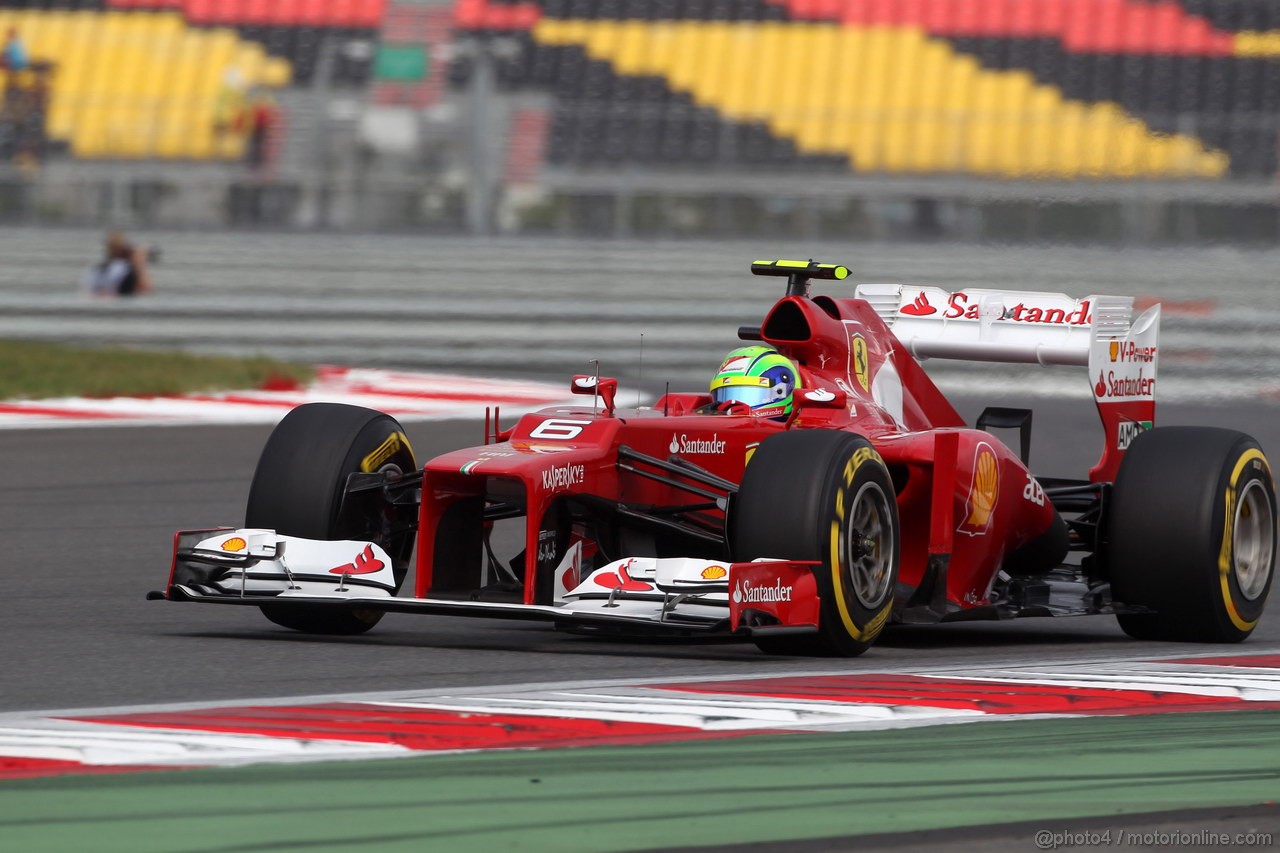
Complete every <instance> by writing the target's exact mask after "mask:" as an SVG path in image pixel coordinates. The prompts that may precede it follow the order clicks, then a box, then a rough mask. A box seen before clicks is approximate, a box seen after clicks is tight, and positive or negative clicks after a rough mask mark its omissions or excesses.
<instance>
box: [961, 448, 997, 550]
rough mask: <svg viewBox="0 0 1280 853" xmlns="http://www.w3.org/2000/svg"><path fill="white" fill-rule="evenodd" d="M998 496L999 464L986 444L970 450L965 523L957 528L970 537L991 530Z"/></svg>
mask: <svg viewBox="0 0 1280 853" xmlns="http://www.w3.org/2000/svg"><path fill="white" fill-rule="evenodd" d="M999 497H1000V463H999V462H998V461H997V460H996V452H995V451H994V450H993V449H992V448H991V445H989V444H987V443H986V442H985V441H980V442H978V445H977V446H976V447H975V448H974V449H973V480H972V481H971V482H970V483H969V496H968V498H967V499H966V500H965V502H964V522H963V523H962V524H961V525H960V526H959V527H958V528H956V529H957V531H959V532H960V533H965V534H968V535H969V536H981V535H982V534H984V533H986V532H987V531H988V530H990V529H991V517H992V515H994V514H995V509H996V501H997V500H998V499H999Z"/></svg>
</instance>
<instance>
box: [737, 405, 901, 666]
mask: <svg viewBox="0 0 1280 853" xmlns="http://www.w3.org/2000/svg"><path fill="white" fill-rule="evenodd" d="M898 535H899V533H898V504H897V501H896V499H895V497H894V489H893V482H892V480H891V479H890V477H889V472H888V470H887V469H886V468H885V465H884V460H882V459H881V458H880V454H878V453H876V451H875V449H874V448H873V447H872V446H871V443H870V442H868V441H867V440H866V439H865V438H862V437H861V436H856V435H850V434H849V433H844V432H831V431H822V430H805V431H796V432H784V433H778V434H777V435H774V436H771V437H770V438H768V439H765V441H763V442H761V444H760V447H759V449H757V450H756V452H755V455H754V456H753V457H752V458H751V464H749V465H748V466H747V469H746V472H745V473H744V474H743V477H742V484H741V486H740V488H739V490H738V494H737V496H736V497H735V499H734V503H733V520H732V524H731V529H730V543H731V550H732V553H733V555H734V559H735V560H739V561H745V560H753V559H756V558H758V557H775V558H778V559H786V560H814V561H819V562H821V563H822V566H821V567H820V568H818V569H817V571H816V572H815V577H816V579H817V582H818V595H819V597H820V598H821V601H822V604H821V611H820V616H819V622H820V625H819V632H818V633H817V634H809V635H800V636H782V637H763V636H762V637H758V638H757V639H756V645H757V646H759V647H760V649H761V650H762V651H764V652H766V653H768V654H796V655H824V656H841V657H852V656H854V655H860V654H862V653H863V652H865V651H866V650H867V649H868V648H870V647H871V644H872V643H873V642H875V639H876V637H877V636H879V634H880V631H881V630H882V629H883V628H884V625H885V623H886V622H887V621H888V619H889V613H890V611H891V609H892V607H893V593H894V587H895V586H896V585H897V582H898Z"/></svg>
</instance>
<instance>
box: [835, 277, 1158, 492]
mask: <svg viewBox="0 0 1280 853" xmlns="http://www.w3.org/2000/svg"><path fill="white" fill-rule="evenodd" d="M856 296H857V297H858V298H859V299H865V300H866V301H867V303H868V304H870V306H871V307H872V308H873V309H874V310H875V312H876V313H877V314H878V315H879V316H880V318H881V319H882V320H884V322H885V324H886V325H888V326H889V328H890V329H891V330H892V331H893V333H894V336H895V337H896V338H897V339H898V341H899V342H900V343H901V344H902V346H903V348H904V349H906V350H907V351H908V352H910V353H911V354H912V355H913V356H915V357H916V358H917V359H921V360H923V359H928V358H947V359H962V360H966V361H989V362H1000V363H1006V364H1042V365H1068V366H1079V367H1088V368H1089V382H1090V384H1091V386H1092V388H1093V398H1094V402H1095V403H1096V404H1097V406H1098V414H1099V416H1100V417H1101V418H1102V425H1103V428H1104V430H1105V438H1104V441H1105V442H1106V444H1105V446H1104V447H1103V452H1102V458H1101V459H1100V460H1099V461H1098V464H1097V465H1096V466H1094V468H1093V469H1092V470H1091V471H1090V472H1089V476H1090V479H1092V480H1094V481H1095V482H1097V481H1103V480H1113V479H1115V475H1116V470H1117V469H1118V468H1119V466H1120V459H1121V458H1122V457H1123V454H1124V451H1125V450H1126V449H1127V448H1128V447H1129V442H1131V441H1132V440H1133V438H1134V437H1135V436H1136V435H1137V434H1138V433H1140V432H1142V431H1143V430H1145V429H1150V428H1151V426H1152V425H1153V424H1154V422H1155V392H1156V365H1157V353H1158V346H1159V337H1160V306H1159V305H1155V306H1153V307H1151V308H1149V309H1147V310H1146V311H1145V312H1143V313H1142V314H1141V315H1140V316H1138V317H1137V318H1135V317H1134V316H1133V299H1132V298H1130V297H1127V296H1101V295H1093V296H1086V297H1084V298H1083V299H1073V298H1072V297H1070V296H1067V295H1066V294H1064V293H1034V292H1019V291H1010V290H982V289H973V290H957V291H954V292H948V291H946V290H943V289H941V288H938V287H916V286H912V285H902V284H863V285H859V286H858V289H857V293H856Z"/></svg>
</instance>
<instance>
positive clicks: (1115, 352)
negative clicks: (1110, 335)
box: [1111, 341, 1120, 361]
mask: <svg viewBox="0 0 1280 853" xmlns="http://www.w3.org/2000/svg"><path fill="white" fill-rule="evenodd" d="M1119 357H1120V342H1119V341H1112V342H1111V360H1112V361H1115V360H1116V359H1117V358H1119Z"/></svg>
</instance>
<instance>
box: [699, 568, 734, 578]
mask: <svg viewBox="0 0 1280 853" xmlns="http://www.w3.org/2000/svg"><path fill="white" fill-rule="evenodd" d="M727 574H729V571H728V570H727V569H726V568H725V567H724V566H707V567H706V568H705V569H703V570H702V579H703V580H704V581H718V580H720V579H721V578H722V577H724V576H725V575H727Z"/></svg>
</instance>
